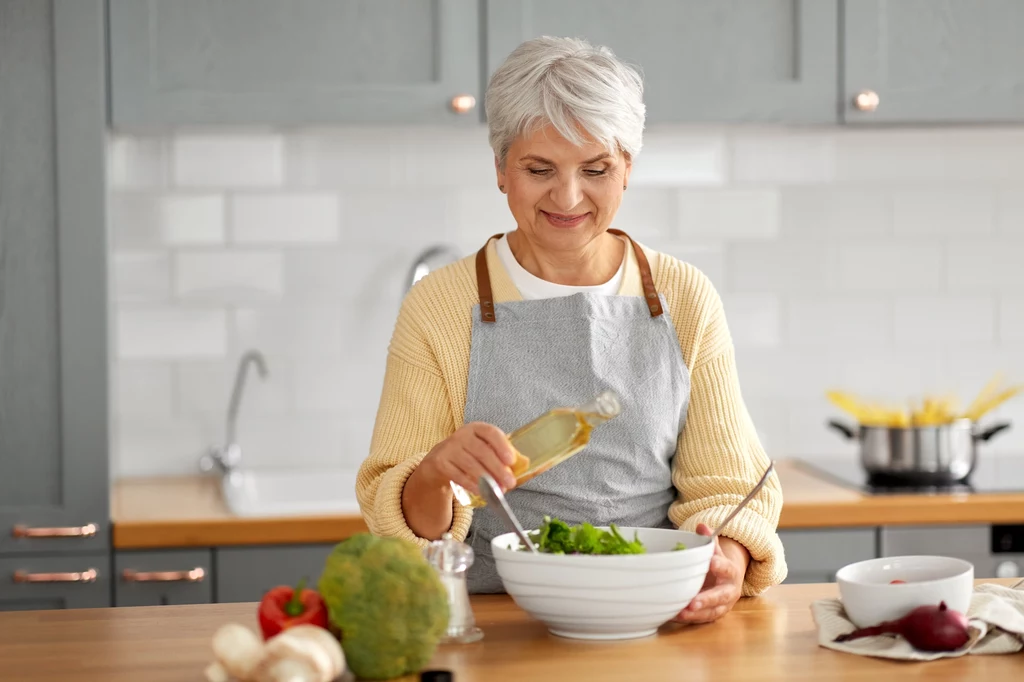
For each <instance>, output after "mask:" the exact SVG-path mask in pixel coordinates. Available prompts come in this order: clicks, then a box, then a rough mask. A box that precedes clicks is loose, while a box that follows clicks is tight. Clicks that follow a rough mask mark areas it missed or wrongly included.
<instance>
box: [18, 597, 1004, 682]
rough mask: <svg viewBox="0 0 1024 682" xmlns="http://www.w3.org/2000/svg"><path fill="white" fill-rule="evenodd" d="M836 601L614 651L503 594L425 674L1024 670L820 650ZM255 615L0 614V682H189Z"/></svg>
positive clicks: (829, 680)
mask: <svg viewBox="0 0 1024 682" xmlns="http://www.w3.org/2000/svg"><path fill="white" fill-rule="evenodd" d="M979 582H997V583H1001V584H1004V585H1009V584H1011V582H1012V581H1010V580H991V581H989V580H986V581H979ZM836 594H837V592H836V586H835V585H834V584H824V585H781V586H778V587H775V588H773V589H771V590H769V591H768V592H767V593H766V594H765V595H764V596H762V597H758V598H752V599H743V600H741V601H740V602H739V603H738V604H737V605H736V607H735V608H734V610H733V611H732V612H731V613H729V614H727V615H726V616H725V617H724V618H723V619H721V620H719V621H718V622H717V623H714V624H710V625H700V626H688V627H683V626H678V625H668V626H665V627H663V628H662V629H661V631H660V632H659V633H658V635H656V636H654V637H649V638H646V639H642V640H634V641H626V642H614V643H596V642H580V641H572V640H564V639H560V638H557V637H554V636H552V635H549V634H548V633H547V631H546V630H545V628H544V627H543V625H542V624H540V623H539V622H537V621H535V620H533V619H532V618H530V617H529V616H528V615H526V614H525V613H524V612H523V611H521V610H520V609H519V608H517V607H516V606H515V605H514V603H513V602H512V601H511V600H510V599H509V598H507V597H504V596H487V597H474V598H473V610H474V614H475V617H476V620H477V624H478V625H479V626H480V627H481V629H483V631H484V639H483V640H481V641H479V642H476V643H474V644H467V645H443V646H441V647H439V649H438V651H437V654H436V655H435V657H434V660H433V661H431V664H430V666H429V667H430V668H444V669H448V670H451V671H452V672H453V673H454V678H455V680H456V681H457V682H506V681H508V682H513V681H514V682H520V681H521V680H564V681H570V680H601V681H609V682H624V681H632V680H644V682H660V681H661V680H666V681H668V680H671V681H672V682H677V681H678V680H686V682H707V681H710V680H714V681H715V682H732V681H735V682H751V680H757V682H774V681H776V680H778V681H782V680H787V681H789V680H815V681H816V682H839V681H840V680H842V681H843V682H853V681H863V682H876V680H880V679H894V678H897V677H899V678H900V679H911V678H913V679H927V680H929V681H930V682H951V681H952V680H983V679H993V680H1013V679H1019V678H1020V674H1021V670H1024V668H1022V657H1021V655H1020V654H1007V655H1000V656H981V655H971V654H969V655H966V656H962V657H959V658H951V659H944V660H938V661H931V662H915V663H909V662H905V661H900V662H894V661H885V660H881V659H875V658H868V657H864V656H856V655H852V654H845V653H840V652H836V651H832V650H830V649H825V648H823V647H821V646H819V645H818V641H817V633H816V630H815V626H814V621H813V619H812V617H811V611H810V604H811V602H812V601H814V600H816V599H820V598H827V597H832V596H835V595H836ZM255 616H256V605H255V604H202V605H193V606H151V607H137V608H108V609H88V610H70V611H23V612H11V613H0V680H4V682H72V681H73V682H139V680H145V681H146V682H197V681H199V680H203V679H204V676H203V670H204V669H205V667H206V666H207V665H208V664H209V663H210V662H211V660H212V654H211V650H210V641H211V637H212V636H213V633H214V632H215V631H216V630H217V628H218V627H220V626H221V625H223V624H225V623H229V622H238V623H241V624H243V625H246V626H248V627H250V628H252V629H253V630H254V631H255V630H256V619H255ZM402 679H403V680H404V681H406V682H414V681H415V680H417V679H418V676H417V675H410V676H408V677H405V678H402Z"/></svg>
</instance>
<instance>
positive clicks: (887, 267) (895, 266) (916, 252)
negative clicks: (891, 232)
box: [839, 241, 945, 293]
mask: <svg viewBox="0 0 1024 682" xmlns="http://www.w3.org/2000/svg"><path fill="white" fill-rule="evenodd" d="M944 265H945V261H944V255H943V248H942V244H941V243H938V242H926V241H914V242H882V241H873V242H847V243H845V244H843V245H842V247H841V248H840V251H839V284H840V286H841V287H842V289H843V290H844V291H850V292H893V293H899V292H914V293H923V292H937V291H940V290H941V289H942V285H943V273H944Z"/></svg>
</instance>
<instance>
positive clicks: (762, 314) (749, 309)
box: [722, 294, 781, 348]
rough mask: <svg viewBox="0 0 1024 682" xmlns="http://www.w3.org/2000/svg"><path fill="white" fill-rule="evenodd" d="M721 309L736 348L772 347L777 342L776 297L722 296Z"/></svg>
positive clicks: (765, 295)
mask: <svg viewBox="0 0 1024 682" xmlns="http://www.w3.org/2000/svg"><path fill="white" fill-rule="evenodd" d="M722 306H723V307H724V309H725V316H726V319H727V321H728V325H729V332H730V334H731V335H732V339H733V344H734V345H735V346H736V347H737V348H747V347H753V348H761V347H766V348H772V347H775V346H778V345H779V344H780V343H781V329H780V328H781V322H780V311H779V308H780V304H779V297H778V296H776V295H774V294H724V295H723V296H722Z"/></svg>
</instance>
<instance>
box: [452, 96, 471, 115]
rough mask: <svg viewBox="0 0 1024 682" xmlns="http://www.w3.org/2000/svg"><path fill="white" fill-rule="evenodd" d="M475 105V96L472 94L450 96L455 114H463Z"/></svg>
mask: <svg viewBox="0 0 1024 682" xmlns="http://www.w3.org/2000/svg"><path fill="white" fill-rule="evenodd" d="M474 107H476V97H473V95H456V96H455V97H452V111H454V112H455V113H457V114H465V113H467V112H469V111H472V110H473V108H474Z"/></svg>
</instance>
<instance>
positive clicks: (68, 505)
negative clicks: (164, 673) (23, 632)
mask: <svg viewBox="0 0 1024 682" xmlns="http://www.w3.org/2000/svg"><path fill="white" fill-rule="evenodd" d="M104 26H105V19H104V15H103V0H52V1H51V0H45V1H44V0H39V1H32V2H25V1H24V0H0V554H10V553H28V552H32V553H39V554H43V553H49V552H61V553H68V552H73V551H84V550H91V551H97V550H99V551H105V550H106V548H107V546H108V544H109V534H108V526H109V518H110V515H109V501H108V499H109V498H108V492H107V490H108V482H107V472H108V465H107V462H108V459H109V454H108V450H107V298H106V295H107V289H106V283H107V274H106V236H105V235H106V219H105V212H104V197H105V194H106V188H105V173H104V140H105V121H106V87H105V78H104V74H105V59H104V54H105V49H104V36H103V30H104ZM65 555H66V554H65ZM97 568H104V569H105V566H100V567H97ZM6 579H7V578H5V577H3V576H0V580H6Z"/></svg>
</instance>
